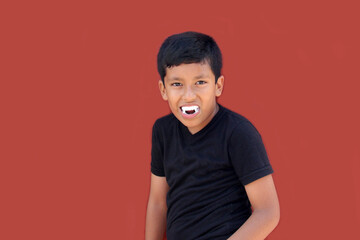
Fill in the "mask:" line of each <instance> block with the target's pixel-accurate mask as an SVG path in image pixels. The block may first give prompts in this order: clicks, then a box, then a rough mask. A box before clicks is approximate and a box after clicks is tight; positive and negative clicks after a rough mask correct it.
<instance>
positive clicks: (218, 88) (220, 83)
mask: <svg viewBox="0 0 360 240" xmlns="http://www.w3.org/2000/svg"><path fill="white" fill-rule="evenodd" d="M224 80H225V79H224V76H223V75H221V76H220V77H219V78H218V80H217V82H216V84H215V91H216V92H215V96H217V97H220V96H221V93H222V91H223V89H224Z"/></svg>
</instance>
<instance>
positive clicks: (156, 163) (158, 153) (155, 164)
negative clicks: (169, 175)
mask: <svg viewBox="0 0 360 240" xmlns="http://www.w3.org/2000/svg"><path fill="white" fill-rule="evenodd" d="M163 159H164V157H163V144H162V138H161V137H160V132H159V129H158V127H157V122H155V123H154V126H153V129H152V140H151V172H152V173H153V174H155V175H156V176H160V177H164V176H165V171H164V164H163Z"/></svg>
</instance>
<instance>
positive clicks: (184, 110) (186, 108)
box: [180, 106, 199, 115]
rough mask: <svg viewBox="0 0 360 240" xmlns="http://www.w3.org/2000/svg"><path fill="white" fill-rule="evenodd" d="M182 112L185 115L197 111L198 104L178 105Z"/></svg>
mask: <svg viewBox="0 0 360 240" xmlns="http://www.w3.org/2000/svg"><path fill="white" fill-rule="evenodd" d="M180 109H181V111H182V113H184V114H186V115H192V114H195V113H197V112H199V106H183V107H180Z"/></svg>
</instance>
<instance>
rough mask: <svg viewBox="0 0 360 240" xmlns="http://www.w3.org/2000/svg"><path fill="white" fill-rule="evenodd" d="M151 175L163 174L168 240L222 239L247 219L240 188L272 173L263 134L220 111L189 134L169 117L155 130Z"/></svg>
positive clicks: (247, 208) (247, 204) (248, 212)
mask: <svg viewBox="0 0 360 240" xmlns="http://www.w3.org/2000/svg"><path fill="white" fill-rule="evenodd" d="M151 172H152V173H153V174H155V175H157V176H165V177H166V180H167V183H168V185H169V187H170V189H169V192H168V194H167V199H166V201H167V206H168V211H167V227H166V234H167V239H168V240H195V239H196V240H210V239H211V240H225V239H227V238H228V237H229V236H231V235H232V234H233V233H234V232H235V231H236V230H237V229H238V228H239V227H240V226H241V225H242V224H243V223H244V222H245V221H246V220H247V219H248V218H249V216H250V215H251V205H250V202H249V199H248V197H247V194H246V191H245V188H244V185H246V184H248V183H250V182H252V181H255V180H256V179H259V178H261V177H264V176H266V175H268V174H271V173H273V169H272V167H271V165H270V162H269V159H268V156H267V153H266V150H265V147H264V144H263V142H262V139H261V135H260V134H259V132H258V131H257V130H256V128H255V127H254V126H253V125H252V124H251V123H250V121H249V120H247V119H246V118H245V117H243V116H241V115H240V114H237V113H235V112H232V111H231V110H229V109H227V108H225V107H223V106H221V105H219V111H218V112H217V113H216V115H215V116H214V117H213V119H212V120H211V121H210V122H209V123H208V124H207V125H206V126H205V127H204V128H203V129H201V130H200V131H199V132H197V133H195V134H194V135H192V134H191V133H190V132H189V130H188V129H187V127H186V126H184V125H183V124H182V123H181V122H180V121H179V120H178V119H177V118H176V117H175V116H174V115H173V114H169V115H167V116H165V117H162V118H160V119H158V120H157V121H156V122H155V124H154V126H153V134H152V151H151Z"/></svg>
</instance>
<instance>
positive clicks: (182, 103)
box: [159, 61, 224, 134]
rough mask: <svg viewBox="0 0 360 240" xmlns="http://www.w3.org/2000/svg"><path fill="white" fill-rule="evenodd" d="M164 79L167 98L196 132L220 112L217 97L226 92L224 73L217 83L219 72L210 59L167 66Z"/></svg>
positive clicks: (162, 86)
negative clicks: (213, 68)
mask: <svg viewBox="0 0 360 240" xmlns="http://www.w3.org/2000/svg"><path fill="white" fill-rule="evenodd" d="M164 82H165V86H164V84H163V82H162V81H161V80H160V81H159V89H160V93H161V95H162V97H163V99H164V100H165V101H168V103H169V107H170V110H171V112H172V113H173V114H174V115H175V117H176V118H177V119H178V120H179V121H180V122H181V123H182V124H184V125H185V126H186V127H187V128H188V129H189V131H190V132H191V133H192V134H195V133H197V132H198V131H200V130H201V129H202V128H204V127H205V126H206V125H207V124H208V123H209V122H210V121H211V119H212V118H213V117H214V116H215V114H216V113H217V111H218V109H219V106H218V105H217V103H216V97H219V96H220V95H221V93H222V89H223V86H224V77H223V76H220V77H219V78H218V81H217V83H215V76H214V74H213V72H212V71H211V68H210V65H209V64H208V63H207V62H206V61H205V62H204V63H190V64H180V65H179V66H173V67H171V68H167V69H166V75H165V77H164Z"/></svg>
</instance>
